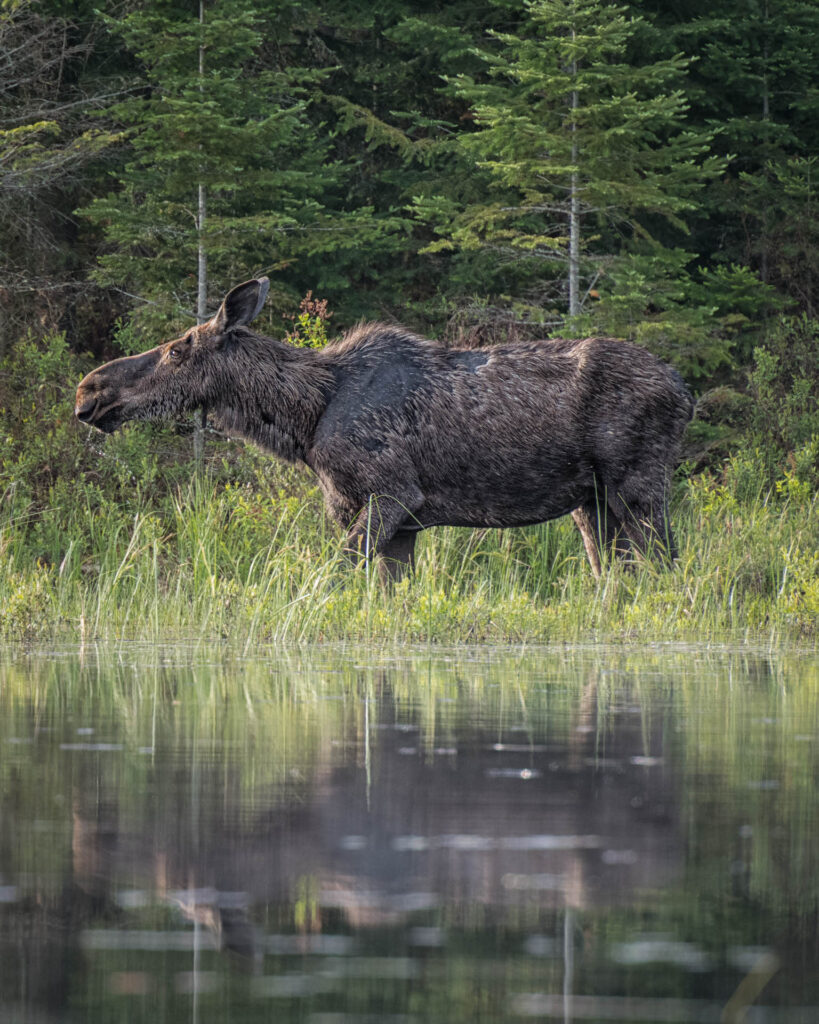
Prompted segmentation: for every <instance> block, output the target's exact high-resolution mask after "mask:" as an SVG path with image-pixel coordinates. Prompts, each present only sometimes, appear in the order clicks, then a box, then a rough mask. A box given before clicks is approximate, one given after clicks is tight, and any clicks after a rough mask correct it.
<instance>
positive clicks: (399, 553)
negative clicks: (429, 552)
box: [378, 530, 418, 583]
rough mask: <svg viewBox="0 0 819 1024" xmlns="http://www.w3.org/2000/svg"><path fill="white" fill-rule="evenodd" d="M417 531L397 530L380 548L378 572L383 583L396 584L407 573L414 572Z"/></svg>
mask: <svg viewBox="0 0 819 1024" xmlns="http://www.w3.org/2000/svg"><path fill="white" fill-rule="evenodd" d="M417 536H418V531H417V530H398V532H397V533H396V534H395V536H394V537H393V538H392V540H389V541H387V543H386V544H385V545H384V546H383V547H382V548H381V550H380V552H379V555H380V558H379V563H378V571H379V573H380V575H381V579H382V581H383V582H384V583H398V582H399V581H400V580H402V579H403V578H404V576H406V574H407V573H408V572H415V538H416V537H417Z"/></svg>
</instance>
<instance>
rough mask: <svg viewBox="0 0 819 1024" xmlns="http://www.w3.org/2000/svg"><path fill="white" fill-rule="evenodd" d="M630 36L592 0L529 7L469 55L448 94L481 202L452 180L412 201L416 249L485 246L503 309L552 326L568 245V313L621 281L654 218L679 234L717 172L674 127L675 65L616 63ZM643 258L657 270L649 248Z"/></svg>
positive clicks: (627, 25)
mask: <svg viewBox="0 0 819 1024" xmlns="http://www.w3.org/2000/svg"><path fill="white" fill-rule="evenodd" d="M641 27H642V22H641V19H639V18H633V17H627V11H626V8H624V7H617V6H613V5H610V4H602V5H601V3H600V2H599V0H580V2H572V3H568V2H564V0H536V2H532V3H527V4H524V5H523V6H522V8H521V10H520V30H519V32H518V33H515V34H513V33H511V32H496V33H493V34H492V37H491V40H490V42H489V44H484V45H483V46H482V48H481V49H480V50H478V49H477V47H476V49H475V53H476V56H479V57H480V59H481V61H482V62H483V65H484V71H483V73H482V74H479V75H467V74H459V75H455V76H453V77H451V78H449V87H450V90H451V92H452V94H453V95H454V96H455V97H457V99H458V100H460V101H461V102H463V103H464V104H466V105H467V107H468V109H469V110H470V111H471V112H472V113H471V115H470V116H472V117H474V121H475V125H476V129H477V130H475V131H472V132H462V133H460V134H459V136H458V139H457V147H458V148H459V149H460V150H461V151H462V152H463V154H464V155H465V156H466V157H467V158H468V160H469V161H470V162H474V163H475V164H476V166H477V167H478V168H479V170H480V171H481V172H483V178H484V182H485V185H486V188H485V195H483V196H482V197H480V198H469V197H467V196H465V195H464V194H463V192H462V191H461V186H460V183H459V182H458V181H455V182H453V186H454V190H453V191H449V192H448V193H445V194H441V195H437V196H424V197H418V198H416V201H415V209H416V212H417V214H418V216H419V217H421V218H423V219H424V220H426V221H427V222H428V223H430V225H431V226H432V228H433V229H434V231H435V233H436V234H437V235H438V236H439V239H438V240H437V241H435V242H433V243H432V244H431V245H430V246H429V247H428V251H430V252H436V251H439V250H447V249H466V250H470V249H476V248H483V247H488V248H491V249H492V250H493V251H494V252H495V254H496V256H497V257H498V258H500V259H501V260H502V261H504V262H505V263H507V264H510V265H511V266H512V268H513V272H514V273H515V274H516V276H517V280H516V281H515V282H514V284H513V287H514V289H515V291H514V293H513V294H514V295H515V297H519V298H525V299H526V301H527V303H528V305H529V306H530V307H541V308H543V307H545V308H547V309H549V310H554V311H555V314H556V315H557V316H559V315H560V311H561V310H562V309H563V308H564V303H565V299H566V296H567V294H568V290H569V287H568V283H567V282H568V279H569V276H570V273H571V268H572V264H573V261H574V259H575V257H574V256H573V255H572V251H571V245H572V244H573V243H572V239H573V238H574V244H576V246H577V259H578V260H579V263H580V266H579V269H580V274H581V277H582V282H583V284H582V288H581V290H580V298H579V303H578V308H582V306H583V304H584V302H586V301H587V300H589V297H590V295H591V293H592V291H594V290H595V289H596V287H597V285H598V281H599V280H600V279H601V278H602V277H603V276H604V275H609V277H608V280H609V281H610V282H612V283H614V282H616V280H617V276H618V273H619V272H622V274H623V275H624V276H625V277H628V276H629V273H630V269H629V263H630V260H631V259H632V256H631V252H630V249H631V247H632V245H634V244H643V243H644V242H645V241H650V240H651V238H652V235H653V233H654V230H655V229H654V226H653V221H654V220H655V219H657V218H660V219H661V220H664V221H668V222H670V223H671V224H672V225H673V226H674V227H675V228H677V229H678V230H684V222H683V220H682V219H681V217H682V215H683V214H684V213H685V211H687V210H690V209H692V208H693V207H694V205H695V197H696V196H697V194H698V193H699V192H700V191H701V190H702V188H703V186H704V185H705V184H706V182H708V181H709V180H711V179H713V177H714V176H715V175H716V174H717V173H718V172H719V170H720V168H721V162H720V161H719V160H718V159H716V158H714V157H712V156H710V155H709V154H708V146H709V142H710V133H709V132H708V131H699V132H697V131H693V130H691V128H690V127H688V128H687V127H684V119H685V112H686V109H687V108H686V102H685V99H684V95H683V93H682V91H681V88H680V84H681V81H682V78H683V74H684V71H685V68H686V66H687V64H688V61H687V60H686V59H685V58H684V57H683V56H682V55H680V54H677V55H674V56H672V57H670V58H667V59H664V60H659V61H646V62H638V61H634V60H628V59H627V53H628V50H629V47H630V46H631V44H632V43H633V41H634V40H635V39H636V37H638V36H639V34H640V32H641ZM459 193H460V194H459ZM649 252H650V255H649V259H655V258H657V256H658V255H659V258H660V260H662V258H663V251H662V247H660V246H659V245H658V244H657V243H656V242H655V243H654V244H653V245H652V247H651V249H650V250H649ZM640 260H641V257H640V256H639V255H638V256H637V262H638V264H639V263H640ZM646 262H647V261H646V260H643V261H642V266H640V267H639V268H638V267H635V269H634V271H633V272H632V273H636V274H637V275H641V274H642V272H643V271H644V270H645V268H646ZM653 283H654V275H652V284H653ZM618 295H619V292H618ZM584 296H585V298H584ZM643 296H645V290H643ZM573 312H574V311H573ZM532 317H533V318H534V319H535V320H537V315H536V313H535V312H534V309H533V312H532ZM527 319H528V318H527Z"/></svg>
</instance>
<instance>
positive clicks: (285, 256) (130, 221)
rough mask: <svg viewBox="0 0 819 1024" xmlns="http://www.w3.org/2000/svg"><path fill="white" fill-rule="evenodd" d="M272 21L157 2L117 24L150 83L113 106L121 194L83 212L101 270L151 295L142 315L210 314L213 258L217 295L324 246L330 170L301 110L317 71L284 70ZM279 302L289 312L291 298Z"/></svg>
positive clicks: (246, 6)
mask: <svg viewBox="0 0 819 1024" xmlns="http://www.w3.org/2000/svg"><path fill="white" fill-rule="evenodd" d="M281 13H282V21H281V22H279V23H277V25H276V30H277V31H279V32H281V31H285V32H286V19H285V14H286V12H285V11H282V12H281ZM267 20H269V19H267ZM265 21H266V19H265V17H264V15H263V12H262V11H261V10H260V9H259V8H258V7H257V6H256V5H255V3H254V2H253V0H214V2H213V3H212V4H207V5H204V8H203V10H202V13H201V16H200V15H199V13H198V12H195V11H192V10H191V8H190V6H189V5H187V4H177V3H176V2H171V3H149V4H147V5H146V6H145V7H141V8H139V9H137V10H135V11H132V12H131V13H130V14H127V15H126V16H125V17H124V18H122V19H120V20H111V21H110V22H109V24H110V27H111V29H112V31H115V32H117V33H118V34H120V35H121V36H122V38H123V39H124V41H125V43H126V45H127V47H128V49H129V50H130V51H131V52H133V53H134V54H135V56H136V57H137V58H138V60H139V61H140V62H141V65H142V66H143V68H144V75H145V79H146V84H147V87H146V88H144V89H143V90H142V91H141V92H140V93H139V94H138V95H136V96H133V97H131V98H129V99H127V100H125V101H124V102H121V103H119V104H117V105H116V106H115V107H114V108H113V114H114V116H115V117H116V118H117V119H118V121H119V122H120V124H121V125H122V126H123V132H122V139H123V141H125V142H127V143H128V145H129V147H130V157H129V160H128V162H127V163H126V165H125V166H124V168H123V169H122V171H121V172H120V173H119V174H118V175H117V178H118V183H117V184H118V187H117V189H116V190H115V191H112V192H110V193H109V194H108V195H107V196H104V197H101V198H99V199H97V200H95V201H94V202H93V203H91V205H90V206H89V207H88V208H87V209H86V211H85V212H86V213H87V215H88V216H89V217H90V218H92V220H94V221H95V222H96V223H97V224H99V225H100V226H101V227H102V228H103V231H104V234H105V238H106V240H107V242H108V244H109V251H108V252H106V253H105V254H103V255H102V256H101V258H100V261H99V264H100V265H99V269H98V270H97V272H96V276H97V277H98V279H99V280H100V281H101V282H103V283H106V284H115V285H118V286H121V287H122V288H123V289H125V290H126V291H127V292H129V293H131V294H132V295H134V297H138V298H139V299H141V300H143V301H145V302H146V304H145V305H143V306H142V307H141V308H140V309H139V310H138V316H139V318H140V320H142V321H143V322H145V321H151V320H157V319H160V320H161V319H164V318H165V316H166V315H167V313H168V312H169V311H170V310H171V309H174V310H175V311H176V312H177V313H179V312H182V311H184V312H186V313H187V314H188V315H190V313H191V312H192V311H194V310H198V312H199V314H200V316H202V315H204V305H205V304H204V302H203V301H202V299H203V296H199V299H198V302H197V294H198V291H199V284H200V282H204V280H205V274H204V264H205V262H207V267H208V275H207V278H208V286H209V289H210V293H211V294H212V295H213V296H214V297H215V296H221V295H222V294H224V291H225V290H226V288H227V287H228V286H229V285H230V284H232V283H235V282H236V281H237V280H239V279H242V278H244V277H248V276H250V274H252V273H257V272H262V271H268V272H270V271H273V270H276V269H282V268H286V267H287V266H289V265H290V264H292V263H293V262H294V261H297V260H298V259H299V258H301V257H303V256H304V255H305V254H307V253H310V252H311V251H312V250H314V249H321V248H322V246H323V245H324V242H323V239H322V230H323V228H324V227H325V224H324V222H323V207H322V193H323V190H324V189H325V188H326V187H327V184H328V182H331V181H332V179H333V176H334V174H335V173H336V169H335V167H334V166H333V164H332V163H331V162H330V161H329V160H328V159H327V148H328V146H327V141H326V139H322V138H321V135H320V131H319V128H318V126H316V125H315V124H312V123H311V122H310V119H309V117H308V113H307V111H308V106H309V101H310V94H311V91H312V90H313V88H314V87H315V85H316V83H317V81H318V80H319V79H320V78H321V77H322V76H323V72H322V71H320V70H316V69H309V68H303V67H291V66H288V64H287V63H286V61H285V60H282V59H281V58H280V56H279V55H277V53H276V51H275V49H274V45H273V40H271V39H270V38H268V37H266V35H265V31H264V29H265ZM206 208H207V216H205V209H206ZM280 281H281V279H280ZM280 288H281V285H280ZM279 298H280V302H279V307H280V308H287V307H288V306H290V305H291V304H292V302H293V301H294V298H295V295H294V294H293V293H292V292H286V294H285V295H280V296H279ZM274 307H275V304H274Z"/></svg>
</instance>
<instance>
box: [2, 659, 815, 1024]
mask: <svg viewBox="0 0 819 1024" xmlns="http://www.w3.org/2000/svg"><path fill="white" fill-rule="evenodd" d="M818 769H819V657H817V655H816V654H815V653H813V654H812V653H800V652H798V651H797V652H790V653H787V652H786V653H782V652H766V651H753V650H731V649H716V648H708V649H706V648H699V647H687V648H684V647H679V646H657V647H641V648H634V649H631V650H627V649H624V648H600V647H594V646H589V647H586V648H581V647H555V648H517V649H510V648H505V649H501V648H497V649H490V648H464V649H457V650H443V649H429V648H424V649H390V650H377V649H367V648H355V647H350V648H347V647H336V646H333V647H330V646H328V647H313V648H309V649H304V650H262V651H257V652H254V653H253V654H252V655H247V654H245V655H240V654H237V653H236V652H233V651H231V650H230V649H227V648H220V647H208V646H202V645H193V644H192V645H190V646H184V645H179V646H174V647H168V648H157V647H149V646H143V645H139V644H134V645H120V646H116V647H99V648H96V647H84V648H72V649H60V650H49V651H21V650H11V649H9V650H5V651H2V652H0V771H2V789H1V790H0V1019H2V1020H3V1021H21V1022H22V1021H32V1022H34V1021H36V1022H38V1024H39V1022H48V1021H56V1020H60V1021H75V1020H76V1021H80V1020H81V1021H91V1022H103V1021H106V1022H107V1021H122V1020H127V1021H129V1022H135V1021H137V1022H138V1021H150V1024H164V1022H171V1021H192V1022H199V1021H203V1022H204V1021H219V1022H224V1021H243V1022H244V1021H247V1022H253V1021H257V1020H258V1021H269V1020H271V1019H275V1020H276V1021H279V1022H290V1021H304V1022H307V1024H365V1022H386V1024H397V1022H402V1024H410V1022H419V1024H420V1022H446V1024H449V1022H461V1021H463V1022H475V1021H480V1022H493V1024H494V1022H516V1024H525V1022H526V1021H534V1020H563V1021H578V1022H584V1021H624V1022H630V1021H635V1022H636V1021H652V1022H653V1021H657V1022H660V1021H680V1022H683V1021H702V1022H709V1021H714V1022H719V1021H722V1022H726V1024H731V1022H734V1021H736V1022H739V1021H746V1022H751V1024H754V1022H773V1024H779V1022H782V1024H785V1022H786V1024H797V1022H805V1024H807V1022H809V1021H810V1022H816V1021H817V1020H819V970H818V969H817V965H819V939H818V938H817V933H818V923H817V922H819V853H818V851H819V841H818V837H819V802H818V801H817V793H816V784H817V772H818Z"/></svg>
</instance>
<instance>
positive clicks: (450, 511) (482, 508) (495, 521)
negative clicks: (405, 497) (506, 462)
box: [407, 480, 594, 528]
mask: <svg viewBox="0 0 819 1024" xmlns="http://www.w3.org/2000/svg"><path fill="white" fill-rule="evenodd" d="M527 483H529V486H526V484H527ZM593 494H594V485H593V481H585V480H582V481H581V480H574V481H572V482H571V483H570V484H569V485H566V484H565V483H564V485H563V486H560V487H555V486H553V487H549V486H544V481H540V482H539V486H532V482H531V481H529V482H526V481H521V482H520V484H519V485H518V486H514V487H507V488H505V489H501V488H499V487H497V486H496V487H479V488H475V489H469V490H466V489H458V488H450V487H447V488H440V489H437V490H436V491H435V492H433V493H432V494H430V493H428V492H426V501H425V502H424V504H423V506H422V507H421V508H420V509H419V510H418V511H417V512H416V514H415V516H414V519H415V520H416V522H417V524H418V526H420V527H422V528H426V527H429V526H477V527H507V526H531V525H532V524H533V523H543V522H545V521H546V520H548V519H557V518H558V517H559V516H563V515H567V514H568V513H569V512H571V511H573V510H574V509H576V508H578V507H579V506H580V505H582V504H584V503H585V502H587V501H589V500H590V499H591V497H592V496H593ZM407 525H409V524H407Z"/></svg>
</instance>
